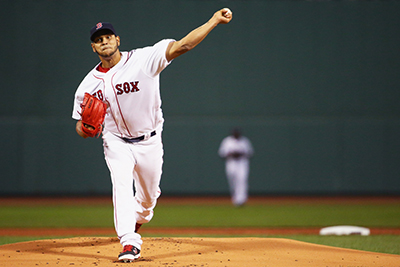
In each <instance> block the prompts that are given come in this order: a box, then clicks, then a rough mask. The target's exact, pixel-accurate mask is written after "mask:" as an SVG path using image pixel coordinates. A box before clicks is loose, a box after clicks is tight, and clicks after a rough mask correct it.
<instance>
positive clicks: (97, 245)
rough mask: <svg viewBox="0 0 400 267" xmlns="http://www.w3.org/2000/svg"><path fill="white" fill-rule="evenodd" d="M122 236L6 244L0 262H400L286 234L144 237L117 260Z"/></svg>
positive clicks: (393, 257) (395, 257) (392, 257)
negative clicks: (134, 251) (125, 258)
mask: <svg viewBox="0 0 400 267" xmlns="http://www.w3.org/2000/svg"><path fill="white" fill-rule="evenodd" d="M120 251H121V245H120V244H119V242H118V240H117V239H116V238H110V237H79V238H70V239H50V240H38V241H33V242H23V243H15V244H10V245H3V246H0V266H7V267H13V266H20V267H21V266H69V267H71V266H126V265H132V266H240V267H243V266H285V267H287V266H386V267H388V266H397V267H398V266H399V262H400V256H398V255H391V254H382V253H372V252H365V251H358V250H350V249H340V248H334V247H328V246H321V245H314V244H310V243H305V242H299V241H294V240H288V239H280V238H144V244H143V247H142V253H141V254H142V257H141V258H140V259H139V260H138V261H136V262H134V263H120V262H116V257H117V255H118V254H119V252H120Z"/></svg>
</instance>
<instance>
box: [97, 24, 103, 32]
mask: <svg viewBox="0 0 400 267" xmlns="http://www.w3.org/2000/svg"><path fill="white" fill-rule="evenodd" d="M101 27H103V23H101V22H99V23H97V24H96V30H98V29H100V28H101Z"/></svg>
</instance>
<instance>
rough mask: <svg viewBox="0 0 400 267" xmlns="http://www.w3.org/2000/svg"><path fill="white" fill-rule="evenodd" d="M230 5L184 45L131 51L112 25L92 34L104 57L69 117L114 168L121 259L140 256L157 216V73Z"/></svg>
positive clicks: (167, 43)
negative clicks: (145, 231) (96, 140)
mask: <svg viewBox="0 0 400 267" xmlns="http://www.w3.org/2000/svg"><path fill="white" fill-rule="evenodd" d="M231 19H232V12H231V11H230V10H229V9H228V8H224V9H221V10H219V11H217V12H215V13H214V15H213V16H212V17H211V18H210V19H209V20H208V22H207V23H205V24H203V25H202V26H200V27H198V28H196V29H194V30H193V31H191V32H190V33H189V34H187V35H186V36H185V37H184V38H182V39H181V40H174V39H164V40H161V41H159V42H158V43H156V44H154V45H152V46H149V47H145V48H139V49H133V50H131V51H125V52H121V51H120V50H119V45H120V41H121V39H120V36H118V35H117V33H116V31H115V29H114V27H113V26H112V25H111V24H110V23H107V22H99V23H97V24H96V25H95V26H94V27H93V28H92V29H91V30H90V40H91V47H92V50H93V52H94V53H96V54H97V55H98V57H99V58H100V63H99V64H97V65H96V66H95V67H94V68H93V69H92V70H91V71H90V72H89V73H88V74H87V75H86V77H85V78H84V79H83V80H82V82H81V84H80V85H79V87H78V89H77V90H76V93H75V101H74V107H73V112H72V118H73V119H75V120H77V123H76V132H77V133H78V134H79V135H80V136H81V137H83V138H87V137H98V136H99V135H102V138H103V146H104V157H105V161H106V163H107V166H108V168H109V171H110V176H111V181H112V192H113V194H112V196H113V207H114V225H115V230H116V233H117V235H118V238H119V239H120V242H121V244H122V246H123V251H122V252H121V253H120V254H119V256H118V260H119V261H123V262H132V261H134V260H135V259H138V258H139V257H140V250H141V245H142V239H141V235H140V234H139V233H138V230H139V227H140V226H141V225H142V224H144V223H147V222H149V221H150V220H151V219H152V217H153V209H154V207H155V205H156V202H157V198H158V197H159V196H160V194H161V190H160V188H159V185H160V179H161V173H162V165H163V154H164V151H163V144H162V139H161V134H162V130H163V122H164V118H163V113H162V110H161V98H160V85H159V75H160V73H161V71H162V70H164V69H165V68H166V67H167V66H168V65H169V64H170V63H171V61H172V60H173V59H175V58H177V57H178V56H180V55H182V54H184V53H186V52H188V51H190V50H192V49H193V48H194V47H196V46H197V45H198V44H199V43H200V42H201V41H202V40H203V39H204V38H205V37H206V36H207V35H208V34H209V33H210V32H211V30H213V29H214V28H215V27H216V26H217V25H218V24H226V23H229V22H230V21H231Z"/></svg>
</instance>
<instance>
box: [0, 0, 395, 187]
mask: <svg viewBox="0 0 400 267" xmlns="http://www.w3.org/2000/svg"><path fill="white" fill-rule="evenodd" d="M225 6H228V7H229V8H231V9H232V11H233V14H234V15H233V16H234V18H233V20H232V22H231V23H230V24H228V25H220V26H218V27H217V28H216V29H215V30H214V31H212V32H211V34H210V35H209V36H208V37H207V38H206V39H205V40H204V42H203V43H201V44H200V45H199V46H198V47H196V49H194V50H193V51H191V52H189V53H188V54H185V55H183V56H182V57H180V58H177V59H176V60H174V61H173V62H172V64H171V65H170V66H169V67H168V68H167V69H166V70H164V71H163V73H162V74H161V95H162V100H163V105H162V108H163V111H164V116H165V125H164V132H163V139H164V148H165V155H164V161H165V163H164V172H163V178H162V184H161V186H162V190H163V193H164V194H227V193H228V186H227V182H226V179H225V175H224V164H223V161H222V160H221V159H219V157H218V155H217V150H218V147H219V144H220V142H221V140H222V139H223V138H224V137H225V136H226V135H228V134H229V133H230V130H231V129H232V128H233V127H236V126H239V127H241V128H242V130H243V133H244V134H245V135H246V136H247V137H249V139H250V140H251V141H252V143H253V146H254V149H255V154H254V157H253V159H252V161H251V173H250V193H251V194H400V138H399V137H400V105H399V102H400V101H399V100H400V34H399V33H400V16H399V14H400V2H399V1H261V0H260V1H252V0H249V1H211V0H210V1H200V0H192V1H190V0H185V1H183V0H182V1H178V0H176V1H172V0H153V1H129V0H114V1H106V0H97V1H95V0H84V1H82V0H68V1H49V0H34V1H22V0H13V1H3V2H2V8H1V9H0V21H1V24H2V25H3V27H2V30H1V32H2V35H1V36H2V41H1V43H0V47H1V55H2V64H0V68H1V71H0V77H1V85H0V86H1V87H0V90H1V92H2V96H3V97H2V104H1V105H0V126H1V129H2V131H1V133H0V144H1V150H0V151H1V152H0V153H1V159H2V160H1V162H0V166H1V170H2V171H1V174H0V183H1V186H0V195H13V194H109V193H111V183H110V178H109V173H108V170H107V167H106V164H105V162H104V157H103V152H102V141H101V139H90V140H89V139H87V140H84V139H82V138H80V137H79V136H78V135H77V134H76V132H75V129H74V128H75V122H74V121H73V120H72V118H71V111H72V104H73V98H74V93H75V90H76V88H77V86H78V85H79V83H80V81H81V80H82V79H83V77H84V76H85V75H86V73H87V72H88V71H89V70H90V69H91V68H92V67H93V66H94V65H95V64H97V62H98V58H97V56H96V55H95V54H94V53H93V52H92V50H91V47H90V42H89V30H90V28H91V27H92V26H93V25H94V24H95V23H97V22H98V21H109V22H112V23H113V24H114V26H115V28H116V30H117V33H118V34H119V35H120V37H121V50H130V49H134V48H137V47H143V46H147V45H152V44H154V43H156V42H157V41H159V40H161V39H163V38H175V39H180V38H182V37H183V36H185V35H186V34H187V33H188V32H189V31H190V30H192V29H194V28H196V27H197V26H199V25H201V24H203V23H204V22H206V21H207V20H208V19H209V18H210V17H211V16H212V14H213V13H214V12H215V11H216V10H218V9H220V8H223V7H225Z"/></svg>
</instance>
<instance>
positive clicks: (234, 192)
mask: <svg viewBox="0 0 400 267" xmlns="http://www.w3.org/2000/svg"><path fill="white" fill-rule="evenodd" d="M253 152H254V151H253V146H252V144H251V142H250V140H249V139H248V138H247V137H245V136H242V134H241V131H240V130H239V129H238V128H235V129H233V131H232V134H231V135H230V136H227V137H225V138H224V139H223V140H222V142H221V145H220V147H219V150H218V154H219V156H220V157H222V158H224V159H225V172H226V176H227V179H228V184H229V189H230V193H231V198H232V203H233V204H234V205H235V206H242V205H244V204H245V203H246V202H247V198H248V177H249V171H250V158H251V157H252V156H253Z"/></svg>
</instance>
